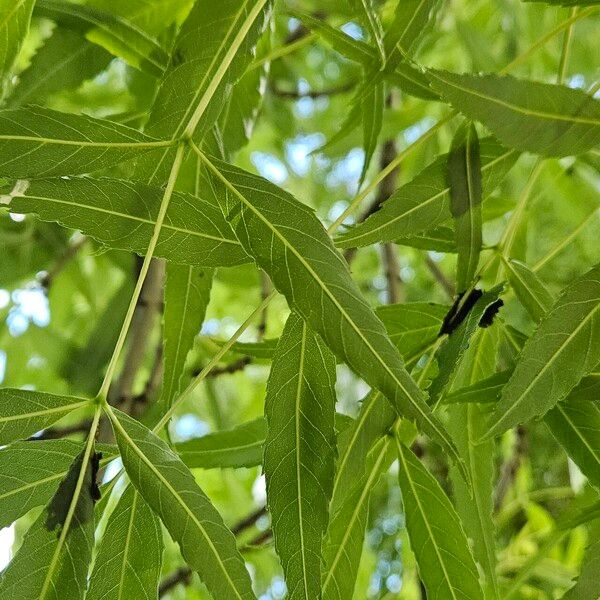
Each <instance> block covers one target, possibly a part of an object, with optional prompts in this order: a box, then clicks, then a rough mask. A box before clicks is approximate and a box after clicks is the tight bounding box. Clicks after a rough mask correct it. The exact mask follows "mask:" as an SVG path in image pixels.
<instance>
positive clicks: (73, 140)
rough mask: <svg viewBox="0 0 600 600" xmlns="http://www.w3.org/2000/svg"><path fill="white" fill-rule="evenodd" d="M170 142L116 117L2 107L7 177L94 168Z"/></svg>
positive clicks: (1, 150)
mask: <svg viewBox="0 0 600 600" xmlns="http://www.w3.org/2000/svg"><path fill="white" fill-rule="evenodd" d="M169 144H170V142H162V141H158V140H156V139H154V138H151V137H149V136H148V135H146V134H144V133H141V132H139V131H137V130H135V129H131V128H130V127H126V126H125V125H120V124H118V123H114V122H112V121H107V120H104V119H93V118H92V117H88V116H85V115H71V114H67V113H61V112H58V111H55V110H50V109H48V108H40V107H39V106H28V107H27V108H17V109H11V110H2V111H0V171H1V172H2V174H3V176H4V177H14V178H23V179H25V178H28V177H38V178H39V177H52V176H57V175H76V174H79V173H91V172H92V171H96V170H99V169H105V168H107V167H111V166H113V165H116V164H117V163H119V162H122V161H124V160H128V159H131V158H135V157H137V156H140V155H141V154H143V153H145V152H148V151H149V150H151V149H152V148H157V147H164V146H165V145H169ZM20 189H21V188H18V190H15V191H19V190H20ZM0 202H2V203H6V199H5V197H4V196H3V197H2V199H0Z"/></svg>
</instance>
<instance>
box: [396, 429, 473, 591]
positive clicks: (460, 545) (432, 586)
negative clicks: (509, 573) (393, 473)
mask: <svg viewBox="0 0 600 600" xmlns="http://www.w3.org/2000/svg"><path fill="white" fill-rule="evenodd" d="M396 447H397V449H398V461H399V465H398V478H399V480H400V490H401V491H402V503H403V505H404V512H405V515H406V529H407V530H408V537H409V539H410V544H411V548H412V550H413V552H414V553H415V557H416V560H417V564H418V566H419V573H420V576H421V580H422V581H423V584H424V585H425V588H426V590H427V597H428V598H429V599H430V600H448V599H449V598H451V599H456V600H458V599H459V598H469V599H474V600H475V599H481V600H483V592H482V590H481V586H480V585H479V577H478V573H477V567H476V566H475V562H474V560H473V555H472V554H471V550H470V548H469V543H468V541H467V538H466V536H465V533H464V531H463V529H462V525H461V523H460V519H459V518H458V515H457V514H456V511H455V510H454V507H453V506H452V504H451V503H450V500H448V497H447V496H446V494H445V493H444V491H443V490H442V488H441V487H440V484H439V483H438V482H437V481H436V479H435V478H434V477H433V476H432V475H431V474H430V473H429V472H428V471H427V469H426V468H425V467H424V466H423V464H422V463H421V462H420V461H419V459H418V458H417V457H416V456H415V455H414V454H413V453H412V452H411V451H410V450H409V449H408V448H406V447H405V446H404V444H402V443H401V442H400V441H399V440H398V439H397V438H396Z"/></svg>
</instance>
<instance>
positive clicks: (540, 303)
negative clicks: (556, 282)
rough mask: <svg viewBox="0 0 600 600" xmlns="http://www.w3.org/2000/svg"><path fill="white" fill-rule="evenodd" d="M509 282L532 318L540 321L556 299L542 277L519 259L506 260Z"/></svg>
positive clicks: (537, 321)
mask: <svg viewBox="0 0 600 600" xmlns="http://www.w3.org/2000/svg"><path fill="white" fill-rule="evenodd" d="M504 266H505V267H506V274H507V277H508V282H509V283H510V285H511V287H512V289H513V290H514V291H515V294H516V296H517V298H518V299H519V301H520V302H521V304H522V305H523V306H524V308H525V310H527V312H528V313H529V315H530V316H531V318H532V319H533V320H534V321H535V322H536V323H539V322H540V321H541V320H542V318H543V317H544V315H545V314H546V313H547V312H548V311H549V310H550V309H551V308H552V304H554V300H553V298H552V296H551V295H550V292H549V291H548V290H547V289H546V286H545V285H544V284H543V283H542V281H541V280H540V278H539V277H538V276H537V275H536V273H534V272H533V271H532V270H531V269H530V268H529V267H528V266H527V265H526V264H525V263H523V262H521V261H519V260H514V259H510V260H504Z"/></svg>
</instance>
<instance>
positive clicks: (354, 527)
mask: <svg viewBox="0 0 600 600" xmlns="http://www.w3.org/2000/svg"><path fill="white" fill-rule="evenodd" d="M391 448H392V442H391V438H389V437H385V438H384V439H382V440H380V442H379V443H378V444H377V445H376V446H375V447H374V448H373V450H372V451H371V452H370V453H369V455H368V457H367V459H366V463H365V467H364V474H363V475H362V477H360V479H358V481H356V483H355V486H354V488H353V489H352V491H351V493H350V494H349V495H348V496H347V497H346V499H345V500H344V501H343V503H342V504H341V505H340V506H339V508H338V510H337V512H335V513H334V514H332V517H331V520H330V523H329V527H328V530H327V537H326V539H325V543H324V547H323V558H324V570H323V579H322V582H323V600H347V599H348V598H352V597H353V591H354V585H355V583H356V576H357V574H358V567H359V564H360V557H361V554H362V549H363V540H364V535H365V528H366V526H367V520H368V516H369V498H370V495H371V490H372V489H373V488H374V487H375V484H376V483H377V481H378V480H379V477H380V475H381V474H382V473H383V472H384V471H385V470H386V469H387V468H388V467H389V466H390V464H391V462H392V459H393V453H392V452H391Z"/></svg>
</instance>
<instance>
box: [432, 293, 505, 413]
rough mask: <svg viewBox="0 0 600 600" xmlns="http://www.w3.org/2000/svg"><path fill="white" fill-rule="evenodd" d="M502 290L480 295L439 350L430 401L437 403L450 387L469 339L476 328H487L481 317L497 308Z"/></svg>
mask: <svg viewBox="0 0 600 600" xmlns="http://www.w3.org/2000/svg"><path fill="white" fill-rule="evenodd" d="M502 290H503V286H502V285H498V286H496V287H494V288H492V289H491V290H489V291H487V292H484V293H483V294H481V296H480V297H479V298H478V300H477V302H476V303H475V305H474V306H473V307H472V308H471V309H470V310H469V313H468V314H467V315H466V318H465V319H463V321H462V322H461V323H460V325H459V326H458V327H457V328H456V329H455V330H454V331H452V333H450V335H449V337H448V339H447V340H446V341H445V342H444V344H443V345H442V347H441V348H440V350H439V352H438V353H437V360H438V366H439V373H438V374H437V376H436V377H435V379H434V380H433V382H432V383H431V387H430V396H431V400H432V401H435V402H439V400H440V399H441V397H442V394H443V392H444V390H448V389H449V387H451V386H452V383H453V381H454V377H456V373H457V369H458V366H459V364H460V361H461V360H462V358H463V356H464V354H465V352H466V351H467V349H468V347H469V344H470V343H471V338H472V337H473V335H474V334H475V332H476V331H477V330H478V328H481V327H483V326H487V324H486V323H485V321H484V320H483V317H484V315H485V314H486V312H487V311H488V309H490V310H491V307H497V306H498V296H499V295H500V294H501V293H502ZM494 314H495V313H494Z"/></svg>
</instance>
